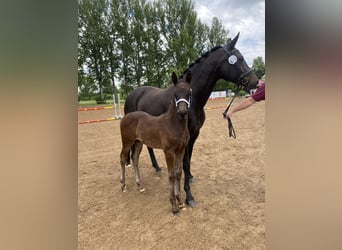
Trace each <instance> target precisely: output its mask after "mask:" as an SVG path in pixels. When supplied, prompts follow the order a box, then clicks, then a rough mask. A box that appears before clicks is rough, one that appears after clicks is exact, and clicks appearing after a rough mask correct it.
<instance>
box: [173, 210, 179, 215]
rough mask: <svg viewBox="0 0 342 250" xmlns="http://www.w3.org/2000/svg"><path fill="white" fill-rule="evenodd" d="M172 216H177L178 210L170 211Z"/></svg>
mask: <svg viewBox="0 0 342 250" xmlns="http://www.w3.org/2000/svg"><path fill="white" fill-rule="evenodd" d="M172 213H173V215H174V216H179V215H180V213H179V209H177V210H175V211H172Z"/></svg>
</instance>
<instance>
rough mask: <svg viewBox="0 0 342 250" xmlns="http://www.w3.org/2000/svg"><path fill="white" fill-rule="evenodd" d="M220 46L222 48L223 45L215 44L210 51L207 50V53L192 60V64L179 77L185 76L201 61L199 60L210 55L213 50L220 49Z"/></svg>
mask: <svg viewBox="0 0 342 250" xmlns="http://www.w3.org/2000/svg"><path fill="white" fill-rule="evenodd" d="M219 48H222V46H215V47H214V48H212V49H211V50H209V51H207V52H205V53H203V54H202V55H201V56H200V57H199V58H197V59H196V60H195V61H194V62H192V63H191V64H189V66H188V68H187V69H186V70H184V72H183V74H182V75H181V76H180V77H179V78H183V76H184V75H185V74H186V73H187V72H188V71H189V70H190V69H191V68H192V67H193V66H194V65H195V64H196V63H199V61H201V59H202V58H203V57H208V55H209V54H210V53H211V52H213V51H215V50H217V49H219Z"/></svg>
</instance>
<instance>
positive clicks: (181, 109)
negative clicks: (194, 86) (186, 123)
mask: <svg viewBox="0 0 342 250" xmlns="http://www.w3.org/2000/svg"><path fill="white" fill-rule="evenodd" d="M190 81H191V71H188V73H187V75H186V78H185V80H182V79H178V77H177V75H176V73H175V72H173V73H172V82H173V84H174V86H173V87H174V91H173V93H174V98H175V102H176V110H177V115H178V117H179V118H180V119H184V118H186V117H187V115H188V109H189V108H190V102H191V88H190Z"/></svg>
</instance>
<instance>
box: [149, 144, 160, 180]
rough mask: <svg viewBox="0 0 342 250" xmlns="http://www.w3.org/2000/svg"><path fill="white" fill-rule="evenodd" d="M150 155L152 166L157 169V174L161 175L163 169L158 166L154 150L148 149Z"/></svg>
mask: <svg viewBox="0 0 342 250" xmlns="http://www.w3.org/2000/svg"><path fill="white" fill-rule="evenodd" d="M147 149H148V153H149V155H150V158H151V161H152V166H153V167H154V168H155V169H156V173H157V174H158V175H159V174H160V173H161V168H160V167H159V165H158V162H157V159H156V156H155V155H154V152H153V148H150V147H147Z"/></svg>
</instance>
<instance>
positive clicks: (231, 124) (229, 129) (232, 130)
mask: <svg viewBox="0 0 342 250" xmlns="http://www.w3.org/2000/svg"><path fill="white" fill-rule="evenodd" d="M239 90H240V87H239V88H238V89H237V93H239ZM235 97H236V94H235V93H234V96H233V98H232V100H231V101H230V103H229V104H228V106H227V108H226V110H225V111H224V112H223V113H222V115H223V117H227V112H228V110H229V108H230V106H231V105H232V103H233V101H234V99H235ZM227 120H228V131H229V137H233V138H234V139H235V138H236V134H235V130H234V127H233V123H232V120H231V119H230V118H229V117H227Z"/></svg>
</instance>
